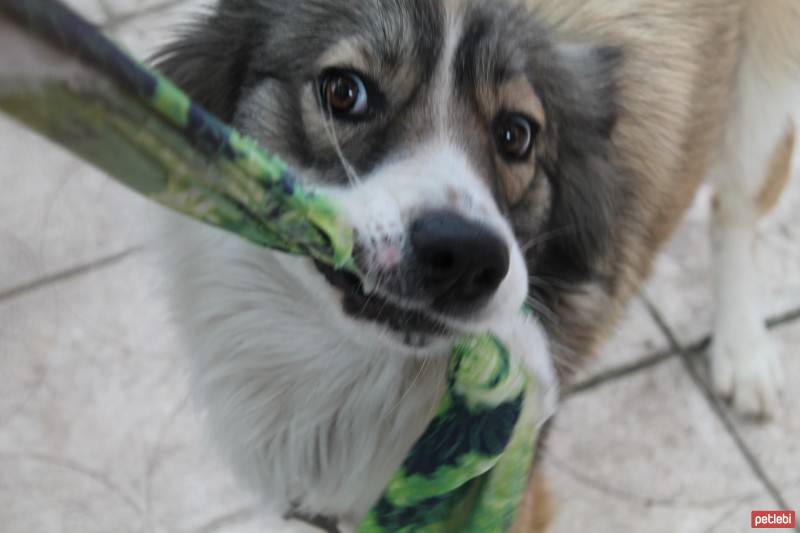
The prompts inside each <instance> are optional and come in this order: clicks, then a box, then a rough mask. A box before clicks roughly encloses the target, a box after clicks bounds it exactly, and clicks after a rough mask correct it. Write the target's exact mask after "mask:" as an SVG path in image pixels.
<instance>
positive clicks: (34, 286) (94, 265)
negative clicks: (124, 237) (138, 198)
mask: <svg viewBox="0 0 800 533" xmlns="http://www.w3.org/2000/svg"><path fill="white" fill-rule="evenodd" d="M140 250H142V247H140V246H136V247H133V248H129V249H127V250H124V251H122V252H119V253H116V254H113V255H109V256H106V257H102V258H100V259H96V260H94V261H91V262H89V263H86V264H83V265H78V266H76V267H73V268H70V269H67V270H63V271H61V272H56V273H54V274H51V275H49V276H45V277H43V278H39V279H37V280H34V281H31V282H29V283H24V284H22V285H19V286H17V287H12V288H10V289H7V290H5V291H0V302H5V301H7V300H12V299H14V298H18V297H20V296H23V295H25V294H28V293H31V292H34V291H37V290H39V289H43V288H45V287H48V286H50V285H55V284H56V283H60V282H62V281H67V280H70V279H73V278H77V277H80V276H83V275H84V274H88V273H90V272H94V271H96V270H100V269H103V268H107V267H110V266H113V265H115V264H117V263H119V262H121V261H124V260H125V259H127V258H128V257H130V256H132V255H134V254H135V253H137V252H139V251H140Z"/></svg>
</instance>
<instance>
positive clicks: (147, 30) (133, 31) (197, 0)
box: [109, 0, 210, 61]
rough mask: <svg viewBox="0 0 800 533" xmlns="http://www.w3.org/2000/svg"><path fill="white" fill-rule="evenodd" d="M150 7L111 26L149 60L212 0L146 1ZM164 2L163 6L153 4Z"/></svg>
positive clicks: (131, 48)
mask: <svg viewBox="0 0 800 533" xmlns="http://www.w3.org/2000/svg"><path fill="white" fill-rule="evenodd" d="M142 3H143V4H150V5H149V8H150V9H144V10H143V11H141V12H140V13H141V14H140V16H137V17H135V18H130V19H129V20H126V21H125V22H123V23H122V24H119V25H113V26H112V27H111V28H110V29H109V34H110V36H111V37H112V38H113V39H114V40H115V41H116V42H118V43H120V44H122V45H123V46H124V47H125V48H126V49H127V50H129V51H130V52H131V53H132V54H133V56H134V57H136V58H137V59H139V60H141V61H146V60H147V59H148V58H149V57H151V56H152V55H153V54H154V53H155V52H157V51H158V50H159V49H160V48H161V47H163V46H164V45H165V44H166V43H168V42H169V41H170V40H171V39H173V38H175V36H176V35H178V33H179V31H180V30H182V29H183V28H185V27H186V25H187V24H189V23H191V22H192V21H193V20H194V19H195V18H196V17H197V16H198V15H200V14H201V13H203V12H204V8H206V7H207V6H208V5H209V4H210V1H209V0H182V1H180V2H174V1H173V2H166V3H164V2H157V1H153V2H142ZM154 6H155V7H159V6H163V7H161V8H159V9H152V8H153V7H154Z"/></svg>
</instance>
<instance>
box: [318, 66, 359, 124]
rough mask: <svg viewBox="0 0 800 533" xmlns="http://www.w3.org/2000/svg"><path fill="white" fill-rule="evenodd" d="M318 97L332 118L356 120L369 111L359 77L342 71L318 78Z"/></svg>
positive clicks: (330, 71) (331, 71)
mask: <svg viewBox="0 0 800 533" xmlns="http://www.w3.org/2000/svg"><path fill="white" fill-rule="evenodd" d="M320 96H321V98H322V104H323V105H324V106H325V108H326V110H330V112H331V113H333V115H334V116H338V117H350V118H357V117H359V116H361V115H364V114H366V113H367V111H368V110H369V105H368V104H369V101H368V97H367V96H368V95H367V89H366V86H365V85H364V81H363V80H362V79H361V77H360V76H358V75H357V74H355V73H353V72H348V71H344V70H329V71H327V72H325V73H323V75H322V77H321V78H320Z"/></svg>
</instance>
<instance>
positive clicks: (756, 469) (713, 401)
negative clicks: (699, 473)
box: [643, 297, 790, 509]
mask: <svg viewBox="0 0 800 533" xmlns="http://www.w3.org/2000/svg"><path fill="white" fill-rule="evenodd" d="M643 301H644V304H645V306H646V307H647V311H648V312H649V313H650V315H651V316H652V317H653V320H655V322H656V324H657V325H658V328H659V329H660V330H661V333H662V334H663V335H664V337H666V339H667V341H668V342H669V344H670V346H671V347H672V349H673V350H674V351H675V352H676V353H677V354H679V355H680V357H681V361H682V362H683V366H684V368H685V369H686V371H687V372H688V374H689V377H690V378H691V379H692V381H693V382H694V384H695V386H696V387H697V388H698V389H699V391H700V393H701V394H702V395H703V397H704V398H705V399H706V401H707V402H708V405H709V406H710V407H711V410H712V411H713V412H714V414H715V415H716V417H717V419H718V420H719V421H720V422H721V423H722V426H723V427H724V428H725V431H726V432H727V433H728V435H729V436H730V437H731V439H733V442H734V444H735V445H736V447H737V448H738V449H739V453H741V454H742V457H743V458H744V460H745V461H746V462H747V464H748V465H749V466H750V469H751V470H752V471H753V473H754V474H755V476H756V477H757V478H758V479H759V481H761V483H762V484H763V485H764V487H765V488H766V489H767V492H768V493H769V494H770V496H772V499H773V500H774V501H775V503H776V504H777V505H779V506H780V507H781V508H782V509H789V508H790V507H789V506H788V504H787V501H786V499H785V498H784V497H783V494H782V493H781V491H780V489H779V488H778V487H777V486H776V485H775V483H773V481H772V480H771V479H770V478H769V476H768V475H767V472H766V471H765V470H764V468H763V467H762V466H761V463H760V462H759V461H758V458H757V457H756V456H755V454H754V453H753V451H752V450H751V449H750V448H749V447H748V446H747V443H745V441H744V439H743V438H742V436H741V434H739V432H738V431H737V429H736V427H735V426H734V424H733V422H732V421H731V418H730V417H729V416H728V413H727V412H726V411H725V409H724V407H723V406H722V405H721V404H720V401H719V400H718V399H717V397H716V396H715V395H714V393H713V392H712V391H711V390H710V389H709V388H708V387H707V386H706V384H705V382H704V380H703V378H702V377H701V376H700V374H699V373H698V370H697V367H696V366H695V365H693V364H692V359H693V357H694V356H693V355H692V352H691V351H690V350H687V349H686V348H685V347H684V346H682V345H681V343H680V341H678V338H677V337H676V335H675V334H674V333H673V331H672V328H671V327H670V326H669V324H668V323H667V321H666V319H665V318H664V316H663V315H662V314H661V312H660V311H659V310H658V309H657V308H656V306H655V305H653V303H652V302H651V301H650V300H649V299H647V298H646V297H645V298H643Z"/></svg>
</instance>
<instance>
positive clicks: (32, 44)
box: [0, 0, 538, 533]
mask: <svg viewBox="0 0 800 533" xmlns="http://www.w3.org/2000/svg"><path fill="white" fill-rule="evenodd" d="M0 32H5V35H4V39H5V41H4V42H5V43H6V44H8V43H9V42H10V41H9V39H14V44H15V46H12V47H11V48H10V50H11V51H10V52H9V51H7V50H4V51H3V52H2V53H1V54H0V110H1V111H3V112H5V113H7V114H9V115H10V116H12V117H14V118H15V119H17V120H18V121H19V122H21V123H23V124H25V125H27V126H29V127H30V128H32V129H34V130H35V131H37V132H39V133H40V134H42V135H44V136H46V137H48V138H50V139H51V140H53V141H54V142H56V143H58V144H61V145H62V146H64V147H66V148H67V149H69V150H71V151H72V152H74V153H75V154H77V155H79V156H81V157H82V158H84V159H85V160H86V161H88V162H89V163H92V164H94V165H96V166H97V167H99V168H101V169H103V170H105V171H106V172H107V173H108V174H109V175H110V176H112V177H114V178H116V179H117V180H119V181H120V182H122V183H123V184H125V185H126V186H128V187H130V188H132V189H134V190H136V191H138V192H139V193H141V194H143V195H145V196H147V197H148V198H151V199H152V200H155V201H157V202H159V203H161V204H162V205H165V206H168V207H170V208H172V209H175V210H178V211H180V212H182V213H184V214H186V215H188V216H190V217H192V218H194V219H197V220H199V221H202V222H205V223H207V224H211V225H214V226H216V227H219V228H222V229H225V230H228V231H230V232H232V233H234V234H236V235H239V236H240V237H242V238H245V239H248V240H249V241H251V242H253V243H255V244H257V245H260V246H266V247H269V248H272V249H276V250H281V251H284V252H287V253H292V254H299V255H306V256H310V257H314V258H315V259H317V260H320V261H324V262H327V263H328V264H331V265H333V266H334V267H336V268H340V269H347V270H349V271H351V272H353V273H356V274H358V270H357V267H356V265H355V263H354V261H353V260H352V249H353V232H352V230H351V228H349V227H347V226H346V224H344V223H343V219H342V217H341V216H340V214H339V212H338V211H337V209H336V206H335V205H334V204H333V203H332V202H331V201H329V200H328V199H326V198H324V197H323V196H320V195H317V194H315V193H314V192H313V191H309V190H306V189H304V188H303V187H301V186H300V185H299V182H298V179H297V177H296V176H295V175H293V173H292V172H291V170H290V169H288V168H287V166H286V165H285V164H284V163H283V162H281V161H280V160H279V159H278V158H276V157H272V156H269V155H267V154H266V153H265V152H263V151H262V150H261V149H260V148H259V147H258V146H256V144H255V143H254V142H253V141H251V140H249V139H246V138H244V137H242V136H240V135H239V134H237V133H236V132H235V131H234V130H232V129H231V128H229V127H228V126H226V125H224V124H222V123H221V122H220V121H218V120H217V119H216V118H214V117H213V116H211V115H210V114H208V113H207V112H205V111H204V110H203V109H201V108H200V107H199V106H197V105H195V104H194V103H192V102H191V101H190V100H189V99H188V98H187V97H186V95H184V94H183V93H182V92H181V91H180V90H178V89H177V88H176V87H175V86H174V85H173V84H172V83H170V82H169V81H168V80H166V79H164V78H163V77H162V76H160V75H159V74H158V73H156V72H153V71H152V70H150V69H148V68H147V67H145V66H143V65H141V64H140V63H138V62H136V61H135V60H133V59H132V58H130V57H129V56H128V55H127V54H126V53H125V52H123V51H121V50H120V49H119V48H118V47H117V46H115V45H114V44H113V43H112V42H111V41H110V40H108V39H107V38H106V37H104V36H103V35H102V34H101V33H100V32H99V31H97V30H96V28H94V27H93V26H92V25H90V24H89V23H87V22H86V21H85V20H84V19H82V18H81V17H80V16H78V15H77V14H75V13H74V12H72V11H71V10H69V9H68V8H67V7H65V6H64V5H63V4H61V3H59V2H58V1H56V0H0ZM42 45H45V47H46V48H45V47H43V46H42ZM24 49H29V50H33V49H39V50H40V51H42V54H43V55H49V56H50V59H49V63H48V61H46V60H45V59H42V62H41V64H31V62H33V63H36V61H38V59H37V56H36V54H19V53H18V51H19V50H24ZM15 51H16V52H15ZM52 57H56V58H60V59H61V60H63V63H64V65H68V64H69V62H70V61H71V60H72V59H77V60H78V61H79V62H80V65H81V66H80V67H78V66H75V67H74V68H72V67H69V68H66V67H65V68H58V69H55V70H54V71H53V72H50V71H49V70H48V68H47V67H48V66H49V65H52ZM77 64H78V63H77V62H76V65H77ZM21 179H22V178H21ZM518 360H519V359H518V358H512V357H511V356H510V354H509V353H508V352H507V351H506V349H505V348H504V347H503V346H502V345H501V344H500V343H499V342H498V341H497V339H495V338H494V337H493V336H491V335H488V334H487V335H485V336H481V337H472V338H467V339H463V340H462V341H460V342H459V343H457V345H456V346H455V347H454V349H453V354H452V358H451V361H450V369H449V377H448V379H449V387H448V389H447V392H446V394H445V396H444V398H443V399H442V404H441V407H440V408H439V410H438V412H437V414H436V416H435V418H434V419H433V421H432V422H431V424H430V426H429V427H428V428H427V430H426V431H425V433H424V434H423V435H422V436H421V437H420V439H419V441H418V442H417V443H416V445H415V446H414V448H413V450H412V451H411V452H410V454H409V456H408V458H407V459H406V461H405V462H404V463H403V465H402V468H401V469H400V470H399V471H398V472H397V473H396V474H395V475H394V477H393V478H392V480H391V482H390V483H389V485H388V487H387V488H386V491H385V493H384V494H383V495H382V497H381V499H380V501H379V502H378V504H377V505H376V506H375V508H374V509H373V510H372V511H371V512H370V513H369V514H368V515H367V517H366V518H365V520H364V523H363V524H362V525H361V526H360V528H359V531H360V532H361V533H380V532H390V531H391V532H395V531H399V532H405V531H408V532H411V531H414V532H431V533H434V532H456V531H465V532H476V533H477V532H481V533H487V532H488V533H491V532H498V533H499V532H503V531H508V529H509V528H510V526H511V523H512V522H513V519H514V514H515V510H516V508H517V506H518V505H519V502H520V499H521V497H522V494H523V491H524V488H525V485H526V480H527V476H528V471H529V468H530V465H531V462H532V458H533V452H534V443H535V437H536V429H537V425H536V424H537V418H538V417H537V405H536V401H535V399H536V394H535V393H536V390H535V389H536V383H535V382H534V380H532V379H529V378H528V376H527V375H526V373H525V372H524V369H523V368H522V367H521V365H520V364H519V363H518V362H517V361H518Z"/></svg>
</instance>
